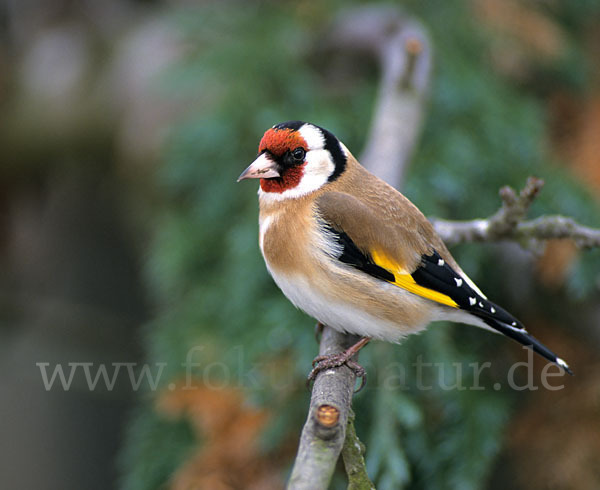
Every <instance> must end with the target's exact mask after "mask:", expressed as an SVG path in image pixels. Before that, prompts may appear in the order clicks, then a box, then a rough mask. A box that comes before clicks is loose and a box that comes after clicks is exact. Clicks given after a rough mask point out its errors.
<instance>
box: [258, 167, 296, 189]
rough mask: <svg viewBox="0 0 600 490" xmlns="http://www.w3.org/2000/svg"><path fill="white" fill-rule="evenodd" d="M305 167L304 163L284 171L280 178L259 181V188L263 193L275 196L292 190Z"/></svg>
mask: <svg viewBox="0 0 600 490" xmlns="http://www.w3.org/2000/svg"><path fill="white" fill-rule="evenodd" d="M305 166H306V162H305V163H303V164H302V165H298V166H295V167H291V168H288V169H286V171H285V172H284V173H283V174H282V175H281V177H276V178H274V179H260V188H261V189H262V191H263V192H275V193H277V194H281V193H283V192H285V191H287V190H289V189H293V188H294V187H296V186H297V185H298V184H299V183H300V181H301V180H302V177H303V175H304V167H305Z"/></svg>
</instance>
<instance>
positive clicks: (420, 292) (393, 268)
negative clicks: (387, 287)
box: [371, 251, 458, 308]
mask: <svg viewBox="0 0 600 490" xmlns="http://www.w3.org/2000/svg"><path fill="white" fill-rule="evenodd" d="M371 258H372V259H373V262H375V264H376V265H378V266H379V267H383V268H384V269H385V270H387V271H388V272H390V273H392V274H393V275H394V279H395V280H394V282H392V284H395V285H396V286H398V287H401V288H402V289H405V290H406V291H408V292H410V293H413V294H416V295H417V296H421V297H422V298H426V299H430V300H431V301H435V302H436V303H441V304H443V305H446V306H451V307H452V308H458V304H457V303H456V302H455V301H454V300H453V299H452V298H451V297H450V296H448V295H446V294H443V293H440V292H439V291H435V290H434V289H429V288H426V287H423V286H420V285H418V284H417V283H416V281H415V280H414V279H413V277H412V276H411V275H410V274H407V273H406V272H405V271H404V269H403V268H402V267H401V266H400V264H398V263H397V262H395V261H393V260H391V259H389V258H388V257H386V256H385V255H384V254H382V253H380V252H377V251H373V252H371Z"/></svg>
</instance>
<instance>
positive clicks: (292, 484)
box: [287, 7, 431, 490]
mask: <svg viewBox="0 0 600 490" xmlns="http://www.w3.org/2000/svg"><path fill="white" fill-rule="evenodd" d="M330 32H331V36H330V44H331V45H332V46H336V47H337V48H338V49H343V50H349V51H351V52H355V51H356V50H362V51H366V52H368V53H369V54H371V55H374V56H375V57H377V59H378V60H379V61H380V63H381V69H382V78H381V83H380V87H379V94H378V98H377V103H376V109H375V115H374V117H373V123H372V126H371V130H370V134H369V138H368V142H367V144H366V147H365V151H364V154H363V156H362V158H361V161H362V163H363V165H364V166H365V167H367V168H368V169H369V170H370V171H371V172H373V173H375V174H376V175H378V176H379V177H380V178H382V179H384V180H386V181H387V182H388V183H390V184H391V185H395V186H396V187H397V188H399V187H400V186H401V184H402V181H403V178H404V170H405V168H406V166H407V162H408V161H409V160H410V157H411V155H412V151H413V149H414V147H415V145H416V142H417V140H418V136H419V134H420V131H421V127H422V121H423V113H424V102H425V95H426V93H427V88H428V86H429V76H430V72H431V70H430V68H431V52H430V49H429V42H428V40H427V36H426V34H425V30H424V28H423V27H422V26H421V25H420V24H418V23H417V22H416V21H414V20H411V19H407V18H406V17H404V16H402V15H401V14H400V13H399V11H398V10H397V9H394V8H387V7H366V8H359V9H353V10H351V11H349V12H347V13H346V14H345V15H343V16H342V17H341V18H339V19H338V21H337V22H336V24H335V25H334V26H332V28H331V30H330ZM357 340H358V337H355V336H352V335H344V334H341V333H338V332H336V331H334V330H332V329H330V328H328V327H325V328H324V330H323V336H322V338H321V343H320V353H321V354H322V355H323V354H333V353H338V352H342V351H343V350H345V349H346V348H348V347H349V346H351V345H352V344H354V343H355V342H356V341H357ZM354 383H355V376H354V373H353V372H352V371H351V370H350V369H348V368H347V367H345V366H341V367H339V368H335V369H329V370H326V371H322V372H321V373H319V374H318V375H317V378H316V379H315V383H314V386H313V390H312V395H311V402H310V410H309V414H308V418H307V421H306V423H305V425H304V428H303V429H302V435H301V437H300V447H299V448H298V455H297V456H296V460H295V462H294V468H293V470H292V476H291V477H290V480H289V482H288V487H287V488H288V489H293V490H296V489H311V490H319V489H326V488H327V487H328V485H329V481H330V480H331V477H332V475H333V472H334V469H335V466H336V462H337V460H338V458H339V455H340V451H342V447H343V444H344V440H346V450H345V452H344V462H345V464H346V471H347V473H348V476H349V479H350V486H349V488H353V489H357V490H358V489H361V490H362V489H367V488H369V489H370V488H374V486H373V484H372V483H371V482H370V480H369V479H368V476H367V473H366V468H365V466H364V458H363V457H362V453H363V452H364V449H362V448H361V450H360V451H358V452H357V451H355V449H356V447H355V446H356V445H357V444H358V445H359V447H360V446H361V445H360V441H359V440H358V437H357V436H356V432H355V430H354V425H353V417H352V418H351V419H350V420H349V415H348V414H349V413H350V410H351V409H350V404H351V402H352V390H353V389H354ZM334 420H335V422H333V421H334ZM348 420H349V421H348ZM347 421H348V435H346V427H347V426H346V424H347ZM329 422H331V425H328V423H329ZM362 447H363V448H364V446H362Z"/></svg>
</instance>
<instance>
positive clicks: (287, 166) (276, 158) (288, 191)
mask: <svg viewBox="0 0 600 490" xmlns="http://www.w3.org/2000/svg"><path fill="white" fill-rule="evenodd" d="M345 166H346V153H345V150H343V148H342V145H341V144H340V142H339V141H338V140H337V138H336V137H335V136H333V135H332V134H331V133H330V132H329V131H326V130H325V129H322V128H320V127H318V126H315V125H313V124H310V123H304V122H302V121H289V122H286V123H281V124H277V125H276V126H273V127H272V128H270V129H268V130H267V131H266V132H265V134H264V135H263V137H262V139H261V140H260V144H259V146H258V158H257V159H256V160H255V161H254V162H253V163H252V164H251V165H250V166H249V167H248V168H247V169H246V170H244V172H242V175H240V177H239V178H238V182H239V181H240V180H243V179H260V189H261V193H262V194H261V195H263V196H271V197H272V198H273V199H276V200H279V199H283V198H288V197H299V196H302V195H305V194H308V193H309V192H312V191H314V190H316V189H318V188H319V187H321V186H323V185H325V184H326V183H327V182H330V181H332V180H334V179H335V178H337V177H338V176H339V175H340V174H341V172H342V171H343V170H344V168H345Z"/></svg>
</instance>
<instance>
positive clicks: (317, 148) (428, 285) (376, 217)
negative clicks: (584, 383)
mask: <svg viewBox="0 0 600 490" xmlns="http://www.w3.org/2000/svg"><path fill="white" fill-rule="evenodd" d="M243 179H260V188H259V190H258V196H259V207H260V213H259V245H260V250H261V252H262V254H263V257H264V259H265V263H266V266H267V269H268V271H269V273H270V274H271V276H272V277H273V279H274V280H275V282H276V283H277V285H278V286H279V288H280V289H281V290H282V291H283V293H284V294H285V295H286V296H287V298H288V299H289V300H290V301H291V302H292V303H293V304H294V305H295V306H296V307H298V308H300V309H301V310H303V311H304V312H306V313H307V314H308V315H310V316H312V317H314V318H315V319H317V320H318V321H319V322H320V323H322V324H324V325H328V326H329V327H331V328H334V329H337V330H339V331H342V332H348V333H352V334H356V335H360V336H361V337H362V338H361V340H360V341H359V342H358V343H357V344H356V345H355V346H353V347H351V348H350V349H348V351H346V352H345V353H341V354H340V355H338V356H334V359H332V360H330V362H327V360H325V361H326V362H325V364H324V367H331V366H337V365H341V364H343V363H345V362H347V361H349V359H350V357H351V355H352V354H354V353H355V352H356V351H358V349H360V348H361V347H362V346H364V345H365V344H366V343H367V342H368V341H369V339H371V338H373V339H381V340H386V341H390V342H400V341H401V340H402V339H403V338H404V337H406V336H407V335H409V334H412V333H417V332H420V331H421V330H423V329H424V328H425V327H426V326H427V325H428V324H429V323H430V322H433V321H438V320H449V321H453V322H462V323H467V324H470V325H475V326H478V327H483V328H485V329H488V330H492V331H495V332H500V333H502V334H504V335H506V336H508V337H510V338H512V339H514V340H516V341H518V342H520V343H521V344H523V345H526V346H528V347H530V348H531V349H533V350H534V351H535V352H537V353H538V354H540V355H542V356H543V357H545V358H546V359H548V360H549V361H551V362H553V363H555V364H557V365H558V366H560V367H561V368H563V369H564V370H566V371H567V372H568V373H570V374H572V373H571V371H570V369H569V366H568V365H567V363H566V362H565V361H564V360H563V359H561V358H560V357H557V356H556V355H555V354H554V353H553V352H552V351H550V350H549V349H548V348H547V347H545V346H544V345H543V344H542V343H540V342H539V341H538V340H537V339H535V338H534V337H532V336H531V335H529V333H528V332H527V330H525V327H524V326H523V324H522V323H521V322H520V321H519V320H517V319H516V318H514V317H513V316H512V315H511V314H510V313H508V312H507V311H506V310H504V309H503V308H501V307H500V306H498V305H496V304H495V303H492V302H491V301H489V300H488V299H487V297H486V296H485V295H484V294H483V293H482V292H481V290H480V289H479V288H478V287H477V286H476V285H475V284H474V283H473V281H471V279H469V277H468V276H467V275H466V274H465V273H464V272H463V270H462V269H461V268H460V266H459V265H458V264H457V263H456V261H455V260H454V258H453V257H452V255H451V254H450V252H449V251H448V249H447V248H446V246H445V245H444V243H443V242H442V240H441V238H440V237H439V236H438V235H437V233H436V232H435V230H434V229H433V226H432V225H431V223H430V222H429V221H428V220H427V219H426V218H425V216H423V214H422V213H421V212H420V211H419V210H418V209H417V207H416V206H415V205H414V204H412V203H411V202H410V201H409V200H408V199H407V198H406V197H404V196H403V195H402V194H401V193H400V192H398V191H397V190H396V189H394V188H393V187H391V186H389V185H388V184H386V183H385V182H384V181H382V180H380V179H379V178H377V177H376V176H375V175H373V174H371V173H369V172H368V171H367V170H366V169H365V168H364V167H362V166H361V165H360V164H359V163H358V161H357V160H356V159H355V158H354V156H352V154H351V153H350V151H348V149H347V148H346V146H345V145H344V144H343V143H341V142H340V141H339V140H338V139H337V138H336V137H335V136H334V135H333V134H332V133H330V132H329V131H327V130H326V129H323V128H321V127H319V126H316V125H314V124H310V123H306V122H302V121H288V122H284V123H281V124H277V125H275V126H273V127H272V128H270V129H269V130H267V131H266V132H265V134H264V136H263V137H262V139H261V141H260V144H259V147H258V157H257V158H256V160H255V161H254V162H253V163H252V164H251V165H250V166H249V167H248V168H246V170H244V171H243V172H242V174H241V175H240V177H239V179H238V182H239V181H240V180H243ZM318 360H319V361H323V359H318Z"/></svg>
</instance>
